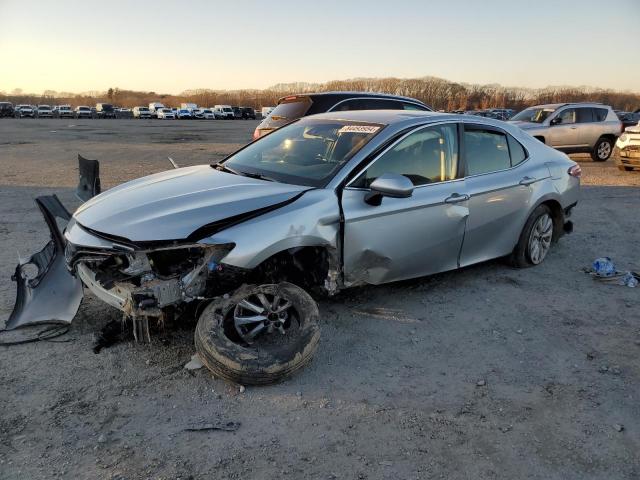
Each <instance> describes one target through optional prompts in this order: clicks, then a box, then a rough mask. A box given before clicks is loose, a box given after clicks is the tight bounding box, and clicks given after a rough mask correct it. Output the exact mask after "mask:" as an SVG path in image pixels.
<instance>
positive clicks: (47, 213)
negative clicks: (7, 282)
mask: <svg viewBox="0 0 640 480" xmlns="http://www.w3.org/2000/svg"><path fill="white" fill-rule="evenodd" d="M36 204H37V205H38V208H39V209H40V211H41V212H42V215H43V216H44V219H45V221H46V222H47V226H48V227H49V232H50V237H51V238H50V240H49V242H48V243H47V244H46V245H45V247H44V248H43V249H42V250H40V251H39V252H37V253H34V254H33V255H32V256H31V257H29V259H27V260H24V261H23V260H20V261H19V263H18V265H17V266H16V270H15V273H14V274H13V276H12V277H11V278H12V280H14V281H15V282H16V283H17V294H16V302H15V305H14V307H13V311H12V312H11V315H10V316H9V319H8V320H7V324H6V329H7V330H12V329H14V328H18V327H22V326H25V325H33V324H37V323H67V324H68V323H71V321H72V320H73V317H75V315H76V313H77V311H78V308H79V307H80V302H81V301H82V283H81V282H80V279H78V278H75V277H74V276H73V275H71V273H70V272H69V270H67V266H66V263H65V256H64V250H65V240H64V238H63V236H62V233H61V232H60V230H59V228H58V225H57V221H56V219H57V218H59V219H61V220H64V221H67V222H68V221H69V220H70V219H71V214H70V213H69V212H68V211H67V209H66V208H64V205H62V203H61V202H60V200H58V197H57V196H55V195H51V196H44V197H38V198H36ZM34 267H35V269H36V272H34V273H32V272H33V269H34Z"/></svg>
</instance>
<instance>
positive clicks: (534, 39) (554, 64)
mask: <svg viewBox="0 0 640 480" xmlns="http://www.w3.org/2000/svg"><path fill="white" fill-rule="evenodd" d="M604 5H605V3H603V2H601V1H592V0H580V1H578V0H566V1H559V0H539V1H535V2H531V1H515V0H511V1H507V0H496V1H465V0H455V1H446V2H427V1H402V0H397V1H393V2H390V1H388V2H381V1H375V2H374V1H359V0H358V1H349V2H346V1H335V0H322V1H316V2H301V1H298V2H293V1H273V2H264V1H244V0H234V1H219V2H217V1H204V0H202V1H199V0H194V1H186V0H185V1H164V0H149V1H146V0H144V1H142V0H141V1H129V2H126V1H120V0H110V1H108V2H104V1H101V2H98V1H93V0H83V1H75V0H60V1H37V0H0V19H2V22H1V25H2V26H1V27H0V58H1V59H2V62H1V64H0V91H5V92H11V91H12V90H13V89H16V88H21V89H23V90H24V91H25V92H33V93H40V92H42V91H43V90H45V89H51V90H57V91H71V92H81V91H88V90H106V89H107V88H109V87H120V88H125V89H133V90H145V91H156V92H163V93H179V92H181V91H183V90H186V89H193V88H213V89H236V88H265V87H268V86H270V85H273V84H275V83H280V82H294V81H306V82H324V81H327V80H335V79H346V78H354V77H384V76H395V77H420V76H426V75H430V76H437V77H442V78H446V79H448V80H453V81H458V82H468V83H500V84H502V85H506V86H524V87H545V86H548V85H590V86H595V87H602V88H614V89H621V90H632V91H636V92H638V91H640V62H639V61H638V59H639V58H640V54H639V53H638V45H639V44H638V40H639V39H640V30H639V25H640V0H609V1H607V2H606V8H605V7H604Z"/></svg>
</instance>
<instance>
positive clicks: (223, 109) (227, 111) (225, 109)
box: [213, 105, 234, 120]
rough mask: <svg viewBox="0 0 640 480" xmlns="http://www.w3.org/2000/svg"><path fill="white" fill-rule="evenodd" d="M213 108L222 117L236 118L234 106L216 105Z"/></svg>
mask: <svg viewBox="0 0 640 480" xmlns="http://www.w3.org/2000/svg"><path fill="white" fill-rule="evenodd" d="M213 109H214V110H215V112H216V113H218V114H219V115H220V117H221V118H224V119H230V120H233V119H234V114H233V108H231V105H216V106H215V107H213Z"/></svg>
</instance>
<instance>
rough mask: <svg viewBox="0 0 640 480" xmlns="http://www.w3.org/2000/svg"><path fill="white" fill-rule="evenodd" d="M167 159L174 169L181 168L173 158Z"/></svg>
mask: <svg viewBox="0 0 640 480" xmlns="http://www.w3.org/2000/svg"><path fill="white" fill-rule="evenodd" d="M167 159H168V160H169V161H170V162H171V165H173V168H180V167H179V166H178V164H177V163H176V162H175V160H174V159H173V158H171V157H167Z"/></svg>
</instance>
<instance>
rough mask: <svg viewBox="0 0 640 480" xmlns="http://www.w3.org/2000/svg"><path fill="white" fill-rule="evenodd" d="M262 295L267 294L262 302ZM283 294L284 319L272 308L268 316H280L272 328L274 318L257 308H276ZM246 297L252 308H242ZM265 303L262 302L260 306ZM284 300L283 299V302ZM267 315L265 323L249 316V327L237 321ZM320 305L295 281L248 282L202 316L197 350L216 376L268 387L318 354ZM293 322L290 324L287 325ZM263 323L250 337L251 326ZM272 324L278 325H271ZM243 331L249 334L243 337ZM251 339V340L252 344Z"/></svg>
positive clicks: (241, 383)
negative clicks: (269, 324)
mask: <svg viewBox="0 0 640 480" xmlns="http://www.w3.org/2000/svg"><path fill="white" fill-rule="evenodd" d="M257 295H262V297H263V298H264V299H265V301H262V299H260V298H259V297H258V296H257ZM276 297H278V299H279V300H278V302H280V303H279V305H280V307H279V308H284V307H285V306H286V305H287V303H289V304H290V306H289V307H287V308H286V310H284V312H286V319H285V320H283V319H282V318H281V317H278V315H282V313H279V314H278V313H276V312H278V311H279V310H275V311H271V310H270V311H271V313H269V314H268V315H269V318H272V316H274V315H275V316H276V319H277V320H275V322H276V323H277V322H284V323H280V324H279V325H280V327H279V328H280V329H282V331H284V332H285V334H284V335H282V333H281V332H280V331H278V330H277V329H276V328H278V327H275V328H273V331H271V332H270V331H269V327H268V326H267V325H268V323H269V322H273V321H274V320H273V319H272V320H267V318H266V317H265V316H264V315H261V314H260V313H259V310H256V308H254V307H257V308H258V309H260V308H261V309H263V313H264V312H266V309H265V307H264V305H265V302H266V305H267V306H269V308H271V306H272V302H273V304H274V305H275V304H276V302H277V301H276V300H275V298H276ZM244 301H247V302H248V304H249V305H250V306H251V307H252V308H251V310H249V309H247V308H245V307H243V304H244V305H246V304H247V303H245V302H244ZM260 302H262V304H260ZM283 302H284V303H283ZM256 318H265V321H258V320H250V322H247V324H246V325H244V326H242V325H240V326H239V325H238V323H239V322H242V321H243V320H245V321H246V320H249V319H256ZM318 318H319V313H318V306H317V304H316V302H315V301H314V300H313V299H312V298H311V296H309V294H308V293H307V292H305V291H304V290H302V289H301V288H300V287H297V286H296V285H293V284H291V283H286V282H283V283H278V284H267V285H244V286H242V287H240V288H239V289H238V290H236V291H235V292H234V293H233V294H231V295H230V296H227V298H219V299H217V300H214V301H213V302H212V303H210V304H209V305H208V306H207V307H206V308H205V309H204V311H203V312H202V315H200V318H199V319H198V324H197V326H196V331H195V345H196V351H197V352H198V354H199V355H200V357H201V359H202V362H203V363H204V364H205V365H206V367H207V368H208V369H209V370H211V371H212V372H213V373H214V375H217V376H219V377H222V378H224V379H226V380H230V381H232V382H235V383H239V384H240V385H268V384H271V383H276V382H280V381H282V380H284V379H285V378H286V377H288V376H290V375H292V374H293V373H295V372H297V371H298V370H300V369H301V368H302V367H304V366H305V365H307V364H308V363H309V362H310V361H311V359H312V358H313V355H314V353H315V352H316V350H317V348H318V342H319V340H320V327H319V325H318ZM287 324H288V326H287ZM260 325H261V326H262V327H261V331H260V333H259V334H257V335H256V336H255V338H253V341H250V340H248V338H249V337H250V336H251V333H252V330H256V329H257V328H259V326H260ZM272 326H273V324H272ZM243 333H244V335H243ZM247 341H249V342H250V343H247Z"/></svg>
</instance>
